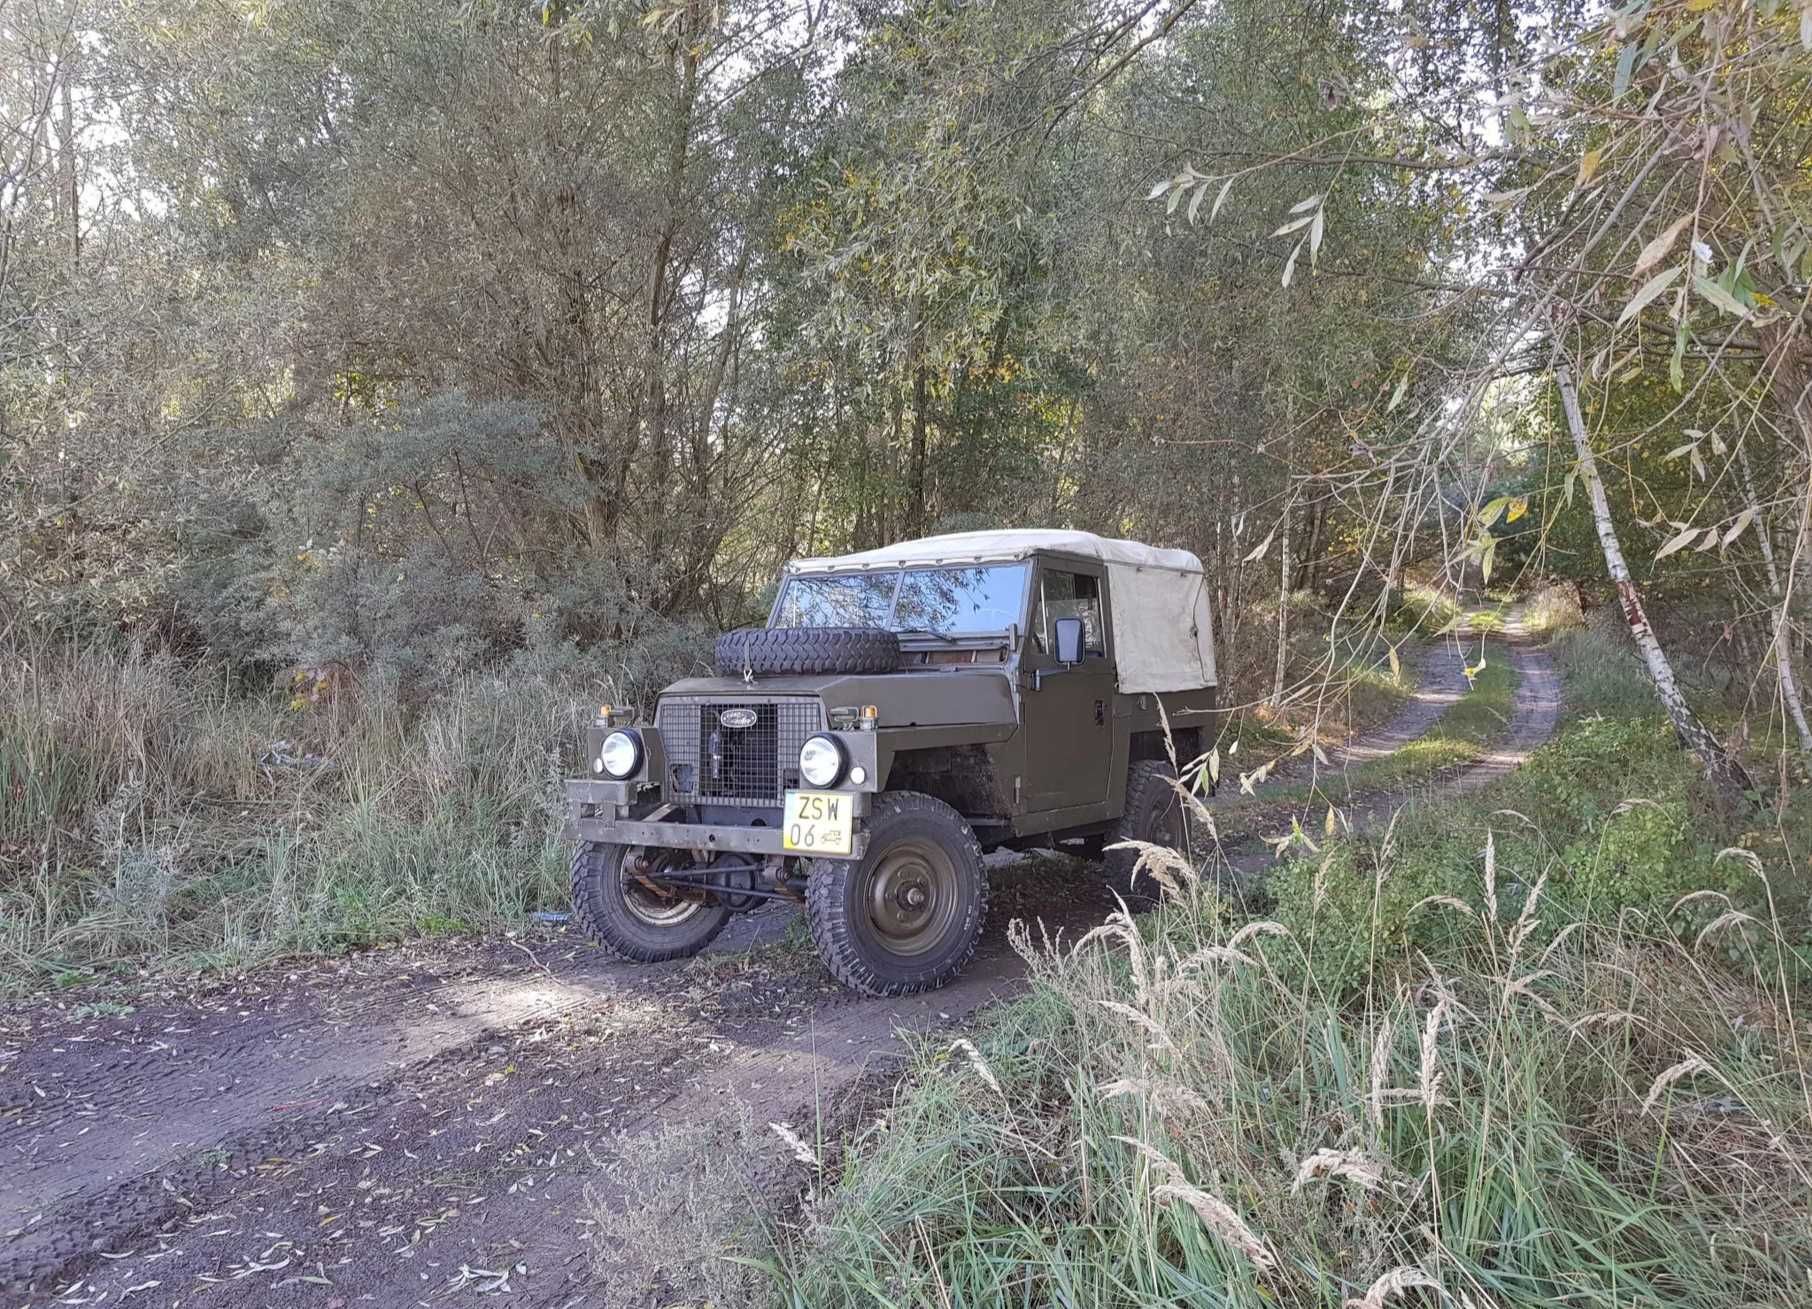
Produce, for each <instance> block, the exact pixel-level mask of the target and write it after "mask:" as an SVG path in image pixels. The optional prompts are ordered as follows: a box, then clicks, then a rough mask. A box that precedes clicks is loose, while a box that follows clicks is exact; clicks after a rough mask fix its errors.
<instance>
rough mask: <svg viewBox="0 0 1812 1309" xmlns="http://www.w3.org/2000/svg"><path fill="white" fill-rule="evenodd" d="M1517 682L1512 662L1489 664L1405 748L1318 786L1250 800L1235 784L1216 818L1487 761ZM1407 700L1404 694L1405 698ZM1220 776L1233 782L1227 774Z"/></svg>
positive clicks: (1265, 790) (1390, 786)
mask: <svg viewBox="0 0 1812 1309" xmlns="http://www.w3.org/2000/svg"><path fill="white" fill-rule="evenodd" d="M1519 680H1520V679H1519V677H1518V675H1517V672H1516V669H1515V668H1514V667H1513V666H1512V665H1511V664H1510V663H1509V661H1508V660H1506V659H1502V658H1499V659H1497V660H1496V661H1491V660H1487V663H1486V666H1485V667H1484V668H1483V669H1482V670H1480V671H1479V673H1478V674H1477V676H1476V677H1475V678H1474V680H1473V683H1472V685H1471V687H1470V688H1469V689H1468V690H1467V691H1466V693H1465V694H1464V695H1462V696H1461V697H1460V698H1459V699H1458V700H1456V701H1455V702H1454V703H1453V704H1452V705H1450V706H1449V707H1448V709H1447V711H1446V712H1445V713H1443V714H1442V715H1441V717H1440V718H1439V719H1438V720H1437V721H1436V722H1435V725H1434V727H1433V728H1431V729H1430V730H1429V732H1428V733H1427V734H1426V735H1424V736H1422V737H1421V738H1419V739H1417V740H1415V741H1412V742H1410V743H1409V744H1408V745H1406V746H1404V747H1403V748H1402V749H1400V750H1397V751H1395V752H1393V753H1391V754H1388V755H1384V756H1382V757H1380V758H1377V759H1365V760H1360V761H1357V762H1355V763H1353V764H1351V765H1349V766H1348V767H1347V768H1345V769H1344V770H1341V771H1338V772H1329V771H1326V770H1324V771H1323V772H1322V774H1321V776H1320V777H1319V778H1318V779H1317V780H1316V781H1314V782H1287V781H1286V782H1281V783H1278V784H1276V785H1272V786H1266V785H1264V784H1262V783H1261V784H1260V785H1259V786H1258V787H1256V788H1255V790H1254V793H1253V794H1252V795H1249V796H1248V795H1240V794H1238V792H1237V785H1236V784H1235V785H1233V786H1229V787H1228V790H1227V792H1226V793H1225V798H1224V799H1221V800H1217V801H1216V802H1215V805H1214V810H1215V813H1216V815H1217V816H1219V815H1225V816H1226V817H1227V818H1228V819H1229V820H1230V821H1232V820H1237V819H1238V818H1241V817H1243V816H1245V815H1247V814H1251V813H1256V812H1259V811H1261V810H1265V811H1269V810H1273V809H1276V808H1279V807H1292V808H1301V807H1302V806H1304V805H1309V804H1311V803H1315V802H1326V803H1334V804H1344V803H1347V802H1348V801H1349V800H1350V799H1352V798H1353V797H1355V796H1363V795H1367V794H1372V793H1375V792H1378V791H1388V790H1394V789H1397V788H1400V787H1405V786H1410V785H1414V784H1416V783H1419V782H1425V781H1427V780H1428V779H1430V778H1432V777H1434V776H1436V775H1437V774H1439V773H1442V772H1444V771H1446V770H1447V769H1450V768H1455V767H1459V766H1460V765H1463V764H1468V763H1472V762H1474V761H1476V760H1478V759H1480V758H1482V757H1483V756H1484V754H1485V749H1486V746H1487V745H1488V743H1489V742H1490V741H1491V739H1492V738H1493V737H1495V736H1497V735H1499V734H1500V733H1502V731H1503V730H1504V728H1505V726H1506V725H1507V724H1508V723H1509V721H1510V713H1511V710H1512V708H1513V706H1514V702H1515V698H1516V687H1517V684H1518V682H1519ZM1407 698H1408V695H1407V693H1406V694H1405V695H1404V699H1407ZM1260 757H1261V758H1262V756H1260ZM1235 776H1236V774H1235ZM1222 777H1223V780H1224V781H1226V780H1230V775H1229V773H1227V772H1225V771H1223V773H1222Z"/></svg>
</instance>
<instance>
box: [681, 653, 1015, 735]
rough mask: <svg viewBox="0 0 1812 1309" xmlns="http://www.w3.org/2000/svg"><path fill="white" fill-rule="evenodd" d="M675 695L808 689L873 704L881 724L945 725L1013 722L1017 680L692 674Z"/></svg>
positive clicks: (1000, 676) (974, 674) (965, 672)
mask: <svg viewBox="0 0 1812 1309" xmlns="http://www.w3.org/2000/svg"><path fill="white" fill-rule="evenodd" d="M672 695H708V696H712V697H718V696H722V697H725V698H726V699H740V698H743V697H747V698H751V699H758V698H761V697H764V696H773V695H809V696H815V697H817V698H818V699H820V700H822V701H823V703H824V707H825V708H826V709H836V708H839V707H841V706H843V705H870V704H871V705H874V706H876V707H877V708H878V709H879V710H880V711H881V718H880V726H881V727H882V728H889V727H947V726H956V725H959V724H964V723H1012V722H1014V721H1016V718H1015V715H1014V712H1013V680H1012V675H1011V673H1009V672H1008V671H1007V670H1006V669H1004V668H1000V669H995V668H965V669H961V670H958V669H929V668H928V669H923V670H918V671H914V672H910V673H824V674H818V675H815V676H809V677H807V676H799V677H757V678H756V679H755V680H754V681H752V682H747V683H745V682H744V681H743V680H742V678H740V677H688V678H686V679H684V680H683V681H678V682H675V683H674V684H673V685H671V686H669V687H668V688H667V689H666V690H665V691H662V692H661V696H662V698H663V699H664V698H666V697H667V696H672Z"/></svg>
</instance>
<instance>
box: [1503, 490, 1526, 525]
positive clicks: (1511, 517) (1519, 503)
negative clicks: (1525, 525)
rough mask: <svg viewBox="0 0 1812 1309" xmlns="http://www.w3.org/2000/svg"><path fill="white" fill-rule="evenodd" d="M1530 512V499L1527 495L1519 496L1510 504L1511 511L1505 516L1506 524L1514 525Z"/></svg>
mask: <svg viewBox="0 0 1812 1309" xmlns="http://www.w3.org/2000/svg"><path fill="white" fill-rule="evenodd" d="M1528 512H1529V497H1528V496H1526V495H1519V496H1517V497H1516V499H1514V500H1512V501H1511V502H1510V510H1509V512H1508V513H1506V514H1505V515H1504V521H1505V522H1506V523H1514V522H1515V521H1516V520H1517V519H1519V518H1521V517H1522V516H1523V515H1524V514H1526V513H1528Z"/></svg>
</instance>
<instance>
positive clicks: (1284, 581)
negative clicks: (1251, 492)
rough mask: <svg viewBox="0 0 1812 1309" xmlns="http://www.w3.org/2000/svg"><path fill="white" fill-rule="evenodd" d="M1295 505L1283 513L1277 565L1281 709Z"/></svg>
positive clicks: (1275, 699)
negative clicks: (1291, 529) (1280, 553)
mask: <svg viewBox="0 0 1812 1309" xmlns="http://www.w3.org/2000/svg"><path fill="white" fill-rule="evenodd" d="M1294 509H1295V505H1293V504H1286V505H1285V506H1284V511H1283V529H1282V531H1283V540H1282V542H1281V547H1280V548H1281V549H1282V551H1283V553H1282V555H1281V557H1280V558H1279V560H1278V565H1277V675H1276V676H1275V677H1274V678H1273V679H1272V681H1271V704H1272V705H1273V706H1276V707H1281V706H1282V704H1283V695H1284V665H1285V664H1286V662H1287V661H1288V652H1289V637H1290V516H1291V513H1292V511H1293V510H1294Z"/></svg>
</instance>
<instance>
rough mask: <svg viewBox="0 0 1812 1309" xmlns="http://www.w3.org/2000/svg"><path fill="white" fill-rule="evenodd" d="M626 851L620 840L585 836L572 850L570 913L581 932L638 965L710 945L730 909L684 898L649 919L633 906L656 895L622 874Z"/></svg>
mask: <svg viewBox="0 0 1812 1309" xmlns="http://www.w3.org/2000/svg"><path fill="white" fill-rule="evenodd" d="M629 851H630V847H629V846H626V845H604V844H598V843H594V842H589V841H588V842H585V843H582V844H581V845H580V846H579V849H578V850H577V852H575V853H574V855H573V879H572V881H573V913H574V914H575V915H577V916H578V919H579V926H581V927H582V928H584V929H585V934H586V935H587V936H589V937H590V938H591V939H592V940H593V941H594V942H596V943H597V944H598V945H601V946H603V947H604V948H605V949H606V950H608V951H610V952H611V953H612V954H614V955H616V956H617V957H618V958H620V959H627V960H629V961H630V962H632V963H639V964H657V963H662V962H664V961H666V960H668V959H688V958H690V957H691V956H693V955H695V954H697V953H698V952H699V951H700V950H703V949H704V948H705V947H706V946H707V945H710V944H711V941H712V940H713V938H715V937H716V936H717V934H718V933H719V932H721V931H723V930H724V924H725V923H727V922H729V921H730V910H729V909H727V908H725V907H724V906H723V905H721V904H703V903H698V902H694V901H686V902H685V903H686V904H687V905H688V906H690V908H689V910H688V911H684V912H683V913H682V914H681V916H679V917H677V918H676V919H675V920H674V921H673V922H671V923H667V924H664V925H663V924H659V923H656V922H652V921H650V920H649V916H650V911H642V912H638V909H637V905H638V904H642V903H644V902H646V903H648V904H656V903H658V898H657V897H655V896H654V895H653V894H652V893H651V892H649V891H647V890H646V889H645V888H643V887H641V885H640V884H639V883H635V882H634V879H633V878H628V877H626V876H625V874H624V870H623V860H624V858H625V857H626V856H627V855H628V853H629ZM632 901H634V903H632ZM675 912H681V911H678V910H676V911H675Z"/></svg>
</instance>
